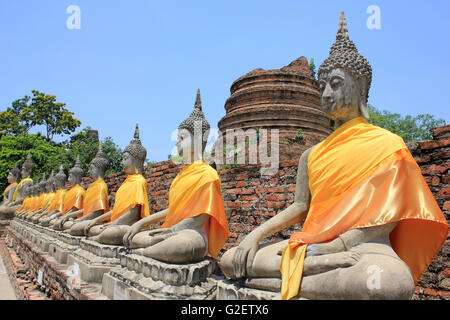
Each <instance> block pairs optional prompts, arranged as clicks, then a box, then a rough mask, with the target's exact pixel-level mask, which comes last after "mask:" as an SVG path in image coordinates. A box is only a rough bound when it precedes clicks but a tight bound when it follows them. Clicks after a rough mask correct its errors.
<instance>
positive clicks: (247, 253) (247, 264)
mask: <svg viewBox="0 0 450 320" xmlns="http://www.w3.org/2000/svg"><path fill="white" fill-rule="evenodd" d="M258 242H259V241H258V239H256V238H255V237H253V236H252V234H249V235H248V236H247V237H246V238H245V239H244V240H243V241H242V242H241V243H240V244H239V246H238V247H237V248H236V251H235V253H234V256H233V267H234V275H235V276H236V278H237V279H239V278H244V277H245V276H246V275H247V269H248V268H251V267H252V264H253V259H254V258H255V254H256V251H258V247H259V243H258Z"/></svg>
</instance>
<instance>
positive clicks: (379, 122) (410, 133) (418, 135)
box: [367, 104, 445, 142]
mask: <svg viewBox="0 0 450 320" xmlns="http://www.w3.org/2000/svg"><path fill="white" fill-rule="evenodd" d="M367 109H368V111H369V116H370V119H369V123H371V124H373V125H376V126H379V127H382V128H384V129H387V130H389V131H391V132H393V133H395V134H397V135H399V136H400V137H402V138H403V140H404V141H405V142H411V141H422V140H430V139H432V138H433V137H432V135H431V131H430V130H431V129H432V128H435V127H439V126H443V125H445V120H443V119H435V118H434V116H433V115H430V114H419V115H418V116H416V117H413V116H410V115H407V116H405V117H402V116H401V115H400V114H398V113H390V112H389V111H386V110H383V111H379V110H378V109H376V108H375V107H374V106H372V105H370V104H369V105H368V106H367Z"/></svg>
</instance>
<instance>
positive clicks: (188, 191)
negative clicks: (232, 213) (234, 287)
mask: <svg viewBox="0 0 450 320" xmlns="http://www.w3.org/2000/svg"><path fill="white" fill-rule="evenodd" d="M209 128H210V126H209V124H208V122H207V121H206V119H205V116H204V114H203V111H202V105H201V99H200V91H199V90H198V91H197V98H196V102H195V106H194V111H193V112H192V113H191V115H190V116H189V118H187V119H186V120H184V121H183V122H181V124H180V125H179V127H178V140H177V148H178V153H179V154H180V155H181V156H182V157H183V161H184V162H185V163H186V164H187V166H186V167H184V168H183V170H182V171H181V172H180V173H179V174H178V175H177V176H176V177H175V179H174V180H173V182H172V184H171V187H170V191H169V208H168V209H165V210H162V211H160V212H157V213H155V214H152V215H150V216H148V217H146V218H144V219H142V220H139V221H138V222H136V223H135V224H133V225H132V227H131V228H130V229H129V230H128V231H127V233H126V234H125V236H124V238H123V242H124V244H125V245H126V246H128V247H130V248H143V249H139V250H135V251H136V252H137V253H138V252H139V251H140V253H141V254H142V255H144V256H147V257H150V258H153V259H157V260H160V261H164V262H169V263H191V262H196V261H199V260H201V259H203V258H204V257H206V255H208V254H209V255H210V256H211V257H213V258H216V256H217V254H218V253H219V251H220V249H221V248H222V246H223V245H224V243H225V242H226V240H227V238H228V236H229V229H228V222H227V220H226V215H225V210H224V205H223V200H222V193H221V184H220V180H219V176H218V174H217V172H216V170H214V169H213V168H212V167H211V166H209V165H208V164H206V163H205V162H204V161H203V160H202V154H203V151H204V148H205V146H206V141H207V138H208V134H209ZM163 220H164V224H163V225H162V226H161V228H159V229H155V230H143V229H144V228H145V227H148V226H150V225H151V224H155V223H157V222H160V221H163Z"/></svg>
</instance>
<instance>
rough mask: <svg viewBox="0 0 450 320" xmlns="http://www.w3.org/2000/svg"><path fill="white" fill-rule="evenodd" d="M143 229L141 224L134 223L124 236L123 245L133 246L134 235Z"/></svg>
mask: <svg viewBox="0 0 450 320" xmlns="http://www.w3.org/2000/svg"><path fill="white" fill-rule="evenodd" d="M139 231H141V227H140V226H139V225H133V226H131V228H130V229H128V231H127V232H126V233H125V235H124V236H123V245H124V246H125V247H130V246H131V241H132V240H133V237H134V236H135V235H136V234H137V233H138V232H139Z"/></svg>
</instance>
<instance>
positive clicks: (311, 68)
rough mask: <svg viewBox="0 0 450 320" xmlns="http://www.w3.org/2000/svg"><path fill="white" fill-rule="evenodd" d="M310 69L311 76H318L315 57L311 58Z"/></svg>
mask: <svg viewBox="0 0 450 320" xmlns="http://www.w3.org/2000/svg"><path fill="white" fill-rule="evenodd" d="M309 70H310V71H311V76H312V77H313V78H314V79H315V78H316V65H315V63H314V58H311V60H310V62H309Z"/></svg>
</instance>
